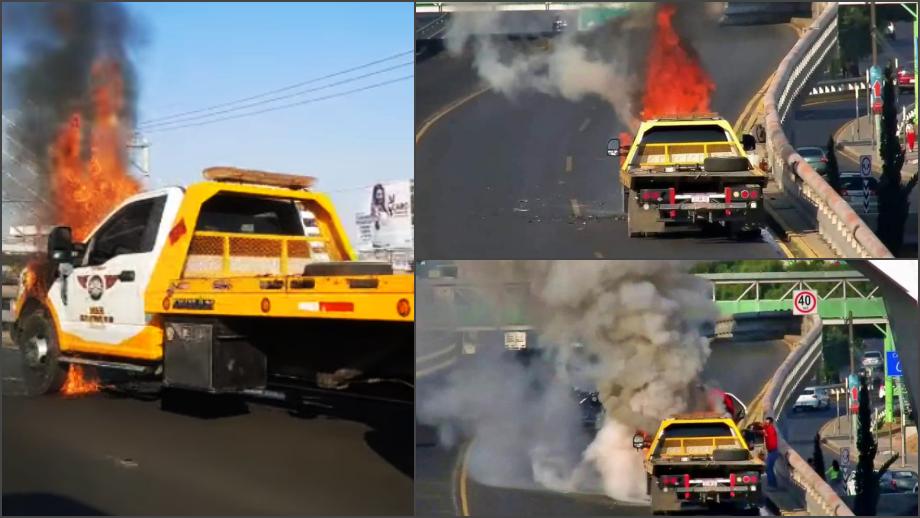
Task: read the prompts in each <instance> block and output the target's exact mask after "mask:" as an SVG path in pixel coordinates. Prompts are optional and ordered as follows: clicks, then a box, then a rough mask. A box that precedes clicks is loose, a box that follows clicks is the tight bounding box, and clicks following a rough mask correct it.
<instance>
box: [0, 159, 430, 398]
mask: <svg viewBox="0 0 920 518" xmlns="http://www.w3.org/2000/svg"><path fill="white" fill-rule="evenodd" d="M205 178H206V181H204V182H199V183H196V184H193V185H190V186H189V187H187V188H181V187H169V188H165V189H159V190H155V191H149V192H144V193H140V194H137V195H135V196H132V197H130V198H128V199H127V200H125V201H124V202H123V203H122V204H121V205H120V206H118V207H117V208H116V209H115V210H114V211H112V212H111V213H110V214H109V216H108V217H106V218H105V219H104V220H103V221H102V222H100V223H99V224H98V225H97V226H96V228H95V229H94V230H93V231H92V232H90V234H89V236H88V237H87V238H86V239H85V240H84V241H83V242H74V241H73V239H72V235H71V232H70V229H69V228H67V227H57V228H55V229H53V230H52V232H51V234H50V235H49V239H48V254H47V257H46V258H45V260H44V261H42V263H41V264H33V265H32V266H31V267H30V269H29V275H26V276H25V277H24V281H23V284H24V285H23V286H22V287H21V290H20V292H21V295H20V300H19V301H18V303H17V305H16V307H17V309H18V313H17V315H16V321H15V324H14V330H13V337H14V339H15V340H16V341H17V343H18V344H19V346H20V350H21V351H22V356H23V364H24V373H25V378H26V385H27V388H28V390H29V391H30V392H31V393H33V394H42V393H49V392H55V391H56V390H58V389H59V388H60V386H61V384H62V381H63V376H64V373H65V371H66V369H67V368H68V364H74V363H76V364H88V365H94V366H97V367H101V368H114V369H122V370H128V371H132V372H137V373H144V374H148V375H155V376H158V377H159V378H160V379H161V380H162V382H163V383H164V384H165V385H166V386H174V387H180V388H183V389H187V390H198V391H204V392H211V393H218V392H240V391H244V390H248V389H265V388H266V387H267V386H269V385H271V384H272V383H273V382H274V381H277V380H278V379H280V378H285V379H287V380H289V381H290V380H294V379H296V380H298V381H302V382H305V383H307V384H314V385H315V384H320V385H327V386H342V385H347V384H348V383H357V382H359V380H364V379H367V378H368V377H370V376H374V377H378V375H379V376H384V377H387V378H390V379H395V378H405V379H403V381H406V380H410V379H411V375H412V372H413V371H412V363H411V360H410V358H411V355H412V346H413V342H412V334H413V333H412V328H413V319H414V317H413V311H412V306H413V278H412V276H411V275H398V274H394V273H393V271H392V268H391V267H389V265H385V264H381V263H360V262H356V261H355V260H354V259H355V255H354V252H353V250H352V249H351V247H350V245H349V243H348V240H347V237H346V235H345V232H344V230H343V228H342V226H341V223H340V221H339V219H338V217H337V215H336V213H335V210H334V207H333V205H332V203H331V201H330V200H329V199H328V197H326V196H325V195H323V194H321V193H316V192H313V191H311V190H310V189H309V186H310V185H312V183H313V180H312V179H309V178H306V177H298V176H293V175H280V174H276V173H262V172H253V171H241V170H236V169H233V168H213V169H211V170H206V173H205ZM305 212H306V213H308V214H309V215H310V216H312V219H309V221H307V219H306V218H305V216H304V213H305ZM310 227H312V229H311V228H310ZM397 358H398V359H397Z"/></svg>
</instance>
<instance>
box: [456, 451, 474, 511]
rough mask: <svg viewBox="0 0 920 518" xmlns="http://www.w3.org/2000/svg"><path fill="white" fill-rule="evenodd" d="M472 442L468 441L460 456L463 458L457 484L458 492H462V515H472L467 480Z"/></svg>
mask: <svg viewBox="0 0 920 518" xmlns="http://www.w3.org/2000/svg"><path fill="white" fill-rule="evenodd" d="M471 444H472V443H467V444H466V445H465V446H464V447H463V451H462V452H461V453H460V456H461V459H462V460H461V463H460V474H459V476H458V483H457V485H458V486H459V491H458V492H459V494H460V515H461V516H469V515H470V504H469V498H468V496H467V485H466V480H467V470H466V467H467V463H468V461H469V457H470V446H471Z"/></svg>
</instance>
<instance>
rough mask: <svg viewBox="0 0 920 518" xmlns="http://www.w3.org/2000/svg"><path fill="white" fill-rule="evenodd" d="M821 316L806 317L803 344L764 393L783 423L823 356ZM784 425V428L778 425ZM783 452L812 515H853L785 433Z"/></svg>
mask: <svg viewBox="0 0 920 518" xmlns="http://www.w3.org/2000/svg"><path fill="white" fill-rule="evenodd" d="M822 328H823V324H822V322H821V318H820V317H817V316H814V317H805V319H804V322H803V329H802V334H803V336H802V339H801V341H800V343H799V346H798V347H797V348H796V349H795V350H794V351H793V352H792V353H790V354H789V356H788V357H786V360H785V361H783V363H782V365H780V367H779V369H777V370H776V372H775V373H773V377H772V378H771V379H770V384H769V386H768V388H767V391H766V393H765V394H764V399H763V408H764V413H765V414H766V415H768V416H773V418H774V419H775V420H776V421H777V424H779V420H780V419H781V418H782V414H783V410H784V409H785V408H786V406H787V405H788V404H789V401H790V400H791V399H792V396H793V395H794V394H795V390H796V388H797V387H798V386H799V385H800V384H801V383H802V381H803V380H804V379H805V377H806V376H807V375H808V373H809V371H810V370H811V369H812V367H814V364H815V362H816V361H817V360H818V357H819V356H821V343H822V342H821V335H822ZM777 428H781V427H777ZM779 451H780V454H781V455H782V459H783V462H785V465H786V468H787V470H788V472H789V476H790V477H791V478H792V481H793V482H794V483H795V484H796V485H798V486H799V487H801V488H802V489H803V490H804V491H805V504H806V508H807V509H806V510H807V511H808V514H810V515H814V516H853V511H851V510H850V508H849V507H847V504H846V503H845V502H844V501H843V500H842V499H841V498H840V496H839V495H838V494H837V493H836V492H835V491H834V489H833V488H831V486H830V485H828V483H827V482H825V481H824V479H822V478H821V476H820V475H819V474H818V473H816V472H815V470H814V469H812V467H811V465H810V464H808V462H807V461H806V460H805V459H803V458H802V456H801V455H799V454H798V453H797V452H796V451H795V450H794V449H793V448H791V447H790V446H789V444H788V443H787V442H786V440H785V438H784V437H783V436H782V434H780V435H779Z"/></svg>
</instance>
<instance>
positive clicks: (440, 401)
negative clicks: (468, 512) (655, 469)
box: [418, 261, 717, 502]
mask: <svg viewBox="0 0 920 518" xmlns="http://www.w3.org/2000/svg"><path fill="white" fill-rule="evenodd" d="M687 267H688V263H685V262H677V261H671V262H666V261H645V262H633V261H520V262H511V261H470V262H462V263H459V268H460V273H461V279H463V280H464V281H465V282H472V283H474V284H475V285H477V286H478V287H479V289H480V291H481V292H482V293H483V294H484V297H485V300H491V301H501V300H502V292H503V290H504V289H503V287H502V284H503V283H505V282H511V281H520V280H523V279H526V280H528V281H529V286H530V295H531V300H530V303H531V308H530V309H531V311H532V313H531V321H533V322H538V323H539V328H540V331H541V337H540V341H541V347H542V349H543V351H542V361H537V360H534V361H531V362H530V365H526V366H525V365H524V364H523V363H522V362H520V361H518V360H512V359H509V357H508V356H507V354H505V352H504V351H502V350H501V345H500V344H492V345H494V346H495V347H492V348H484V350H483V351H482V352H480V353H477V355H476V356H475V357H474V359H473V360H472V363H470V364H469V365H467V366H466V367H465V368H462V369H457V370H455V371H454V372H452V373H451V375H450V377H449V378H448V379H447V380H446V382H445V383H444V385H442V386H441V387H438V388H437V389H433V390H430V391H424V392H420V396H419V402H418V413H419V419H420V420H421V421H422V422H426V423H430V424H435V425H439V426H440V427H441V429H442V430H450V433H451V434H453V437H452V438H456V435H457V432H458V431H460V433H462V434H463V435H464V436H466V437H471V438H474V445H475V447H474V454H473V455H472V456H471V462H470V465H471V469H470V473H471V475H472V476H473V477H474V478H476V479H477V480H479V481H480V482H482V483H486V484H492V485H513V486H518V487H520V486H526V485H528V484H529V485H538V486H543V487H546V488H549V489H553V490H557V491H590V490H591V488H592V486H595V487H596V486H599V487H600V488H601V489H602V490H603V492H604V493H606V494H607V495H609V496H610V497H612V498H615V499H617V500H619V501H624V502H635V501H642V500H644V499H645V498H646V497H645V477H644V473H643V471H642V462H641V457H640V456H639V455H638V454H637V453H636V452H635V451H634V450H633V449H632V440H631V439H632V435H633V434H634V433H635V431H636V430H637V429H642V430H646V431H649V432H654V431H655V430H656V429H657V425H658V423H659V422H660V420H661V418H662V417H664V416H667V415H669V414H673V413H676V412H680V411H685V410H697V409H704V408H707V407H708V406H709V404H708V402H707V395H706V393H705V391H703V390H700V389H699V382H698V376H699V374H700V372H701V371H702V370H703V366H704V365H705V362H706V360H707V358H708V356H709V353H710V349H709V342H708V339H707V338H706V337H705V336H703V335H702V333H701V329H702V328H703V327H704V326H705V325H707V324H708V325H712V323H713V321H714V320H715V318H716V317H717V310H716V308H715V305H714V304H713V303H712V301H711V300H710V298H709V294H710V293H711V288H710V286H709V285H708V283H707V282H706V281H704V280H702V279H700V278H698V277H696V276H693V275H690V274H688V273H687V272H686V268H687ZM483 303H484V302H483ZM576 343H581V344H583V347H577V346H576V345H575V344H576ZM563 366H564V367H563ZM585 383H589V384H593V385H594V386H595V387H596V389H597V390H598V392H599V398H600V399H601V401H602V402H603V405H604V409H605V413H606V417H605V421H604V425H603V428H602V429H601V430H600V432H599V433H597V435H596V436H594V437H591V436H590V435H588V434H586V433H585V432H584V430H582V428H581V427H580V426H579V423H580V419H579V418H580V414H579V410H578V407H577V402H576V400H575V398H574V395H573V390H572V388H573V386H578V387H579V388H583V389H589V388H590V387H584V386H580V385H584V384H585ZM458 428H459V430H458ZM598 478H599V480H597V479H598Z"/></svg>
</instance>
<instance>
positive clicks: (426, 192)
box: [416, 16, 796, 259]
mask: <svg viewBox="0 0 920 518" xmlns="http://www.w3.org/2000/svg"><path fill="white" fill-rule="evenodd" d="M677 26H678V28H679V30H680V31H681V32H682V33H683V34H685V35H687V40H688V41H689V42H690V43H691V44H692V46H693V47H694V49H695V50H696V52H697V53H698V54H699V56H700V60H701V62H702V64H703V66H704V67H705V68H706V70H707V71H708V72H709V74H710V75H711V77H712V80H713V81H714V82H715V84H716V85H717V87H716V90H715V92H714V94H713V98H712V109H713V110H715V111H717V112H719V113H720V114H722V115H723V116H725V117H726V118H727V119H728V120H729V121H731V122H734V120H735V119H736V118H737V117H738V115H739V114H740V113H741V112H742V110H743V109H744V106H745V104H746V103H747V102H748V100H749V99H750V98H751V97H752V96H753V95H754V93H755V92H756V91H757V90H758V89H759V88H760V87H761V86H762V85H763V84H764V83H765V81H766V80H767V78H768V77H769V75H770V74H771V73H772V71H773V70H775V67H776V65H777V64H778V63H779V62H780V60H781V59H782V56H783V55H784V54H785V53H786V52H787V51H788V49H790V48H791V47H792V45H793V43H794V42H795V39H796V36H795V32H794V30H793V29H792V28H791V27H790V26H788V25H773V26H754V27H719V26H718V25H717V23H716V18H715V17H714V16H709V17H700V18H696V19H694V21H693V22H691V23H687V22H684V21H681V22H678V23H677ZM447 61H449V60H448V59H446V58H443V57H440V56H439V57H438V59H429V60H426V61H423V62H421V63H419V65H418V67H417V69H416V77H417V82H418V84H419V85H421V86H420V87H419V88H417V89H416V97H417V99H418V101H417V102H419V103H422V104H426V105H428V104H431V103H430V102H428V101H426V99H427V98H429V97H430V96H437V97H439V98H440V96H443V93H442V91H441V90H440V89H439V88H437V87H426V86H425V85H437V84H444V85H450V84H454V83H457V82H459V83H470V82H471V81H470V77H469V75H472V74H473V71H472V70H470V69H469V68H468V67H465V72H463V73H461V71H463V70H464V69H460V68H459V67H457V66H448V64H446V62H447ZM453 65H456V64H453ZM445 88H446V87H445ZM625 129H626V128H625V127H624V125H623V124H621V123H620V122H619V121H618V120H617V118H616V117H615V116H614V114H613V111H612V109H611V108H610V107H609V106H608V105H607V104H606V103H605V102H604V101H602V100H600V99H599V98H596V97H591V98H585V99H583V100H582V101H580V102H570V101H566V100H564V99H561V98H556V97H550V96H547V95H543V94H538V93H529V94H522V95H519V96H517V97H516V98H515V99H514V100H510V99H508V98H506V97H504V96H501V95H498V94H496V93H494V92H491V91H490V92H487V93H484V94H482V95H480V96H478V97H476V98H474V99H472V100H470V101H469V102H467V103H465V104H463V105H462V106H460V107H459V108H456V109H454V110H453V111H451V112H449V113H447V114H446V115H444V116H443V117H441V119H439V120H438V121H437V122H436V123H435V124H433V125H432V126H431V127H430V128H428V130H427V131H426V132H425V134H424V135H423V136H422V138H421V139H420V141H419V142H418V145H417V147H416V189H417V190H418V194H419V196H418V197H417V198H416V199H417V203H418V214H419V216H420V217H419V218H418V222H417V226H416V233H417V243H418V247H419V256H420V257H426V258H430V259H448V258H449V259H491V258H494V259H527V258H546V257H554V258H595V257H606V258H611V257H616V258H640V257H641V258H646V259H647V258H654V257H662V258H664V257H673V256H674V253H675V250H679V253H680V255H681V257H683V258H687V259H704V258H709V259H715V258H718V259H728V258H754V257H756V258H763V257H778V256H780V252H779V250H778V249H776V247H775V246H774V245H772V244H770V243H769V242H768V241H765V240H763V239H758V240H754V241H751V242H740V243H739V242H734V241H731V240H730V239H728V238H727V237H726V236H724V235H723V234H722V233H720V232H710V233H708V234H697V233H691V234H688V235H681V236H677V237H667V238H633V239H630V238H628V237H627V236H626V227H625V225H626V222H625V220H624V219H623V217H622V215H623V207H622V194H621V192H622V189H621V187H620V185H619V180H618V178H617V176H616V171H615V169H616V167H617V164H616V163H615V162H614V161H613V160H611V159H610V158H608V157H607V156H606V142H607V140H608V139H609V138H610V137H612V136H616V135H618V134H619V133H620V132H621V131H624V130H625Z"/></svg>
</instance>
